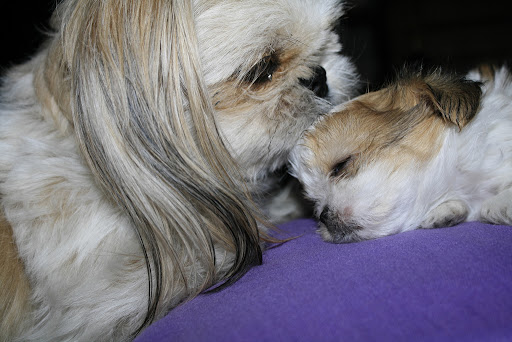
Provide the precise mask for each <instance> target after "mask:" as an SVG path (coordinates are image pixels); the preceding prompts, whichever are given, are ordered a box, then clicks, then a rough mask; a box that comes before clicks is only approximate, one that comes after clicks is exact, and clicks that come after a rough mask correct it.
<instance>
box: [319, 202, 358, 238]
mask: <svg viewBox="0 0 512 342" xmlns="http://www.w3.org/2000/svg"><path fill="white" fill-rule="evenodd" d="M318 219H319V221H320V222H321V223H322V224H323V225H324V226H325V227H326V228H327V231H328V232H329V234H330V235H331V237H332V242H334V243H344V242H356V241H360V240H361V238H360V237H359V236H358V235H357V231H360V230H362V229H363V228H362V227H361V226H360V225H358V224H356V223H354V222H350V220H347V221H345V220H343V219H342V218H340V217H339V216H338V215H337V214H336V213H334V212H332V211H330V210H329V208H328V207H325V208H324V209H323V210H322V213H321V214H320V216H319V217H318Z"/></svg>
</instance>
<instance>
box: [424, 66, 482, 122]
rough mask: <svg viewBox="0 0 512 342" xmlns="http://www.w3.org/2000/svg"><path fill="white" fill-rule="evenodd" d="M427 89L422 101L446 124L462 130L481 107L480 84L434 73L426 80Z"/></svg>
mask: <svg viewBox="0 0 512 342" xmlns="http://www.w3.org/2000/svg"><path fill="white" fill-rule="evenodd" d="M424 81H425V85H426V87H425V88H424V91H422V92H421V97H422V98H421V99H420V100H421V101H426V102H427V104H428V105H429V106H430V107H431V108H432V109H433V110H434V113H435V114H436V115H439V116H440V117H442V118H443V119H444V120H445V121H446V122H449V123H452V124H455V125H457V126H458V127H459V129H462V128H463V127H464V126H465V125H466V124H467V123H468V122H469V121H471V119H472V118H473V117H474V116H475V114H476V112H477V111H478V107H479V105H480V97H481V95H482V90H481V88H480V83H478V82H474V81H469V80H466V79H464V78H462V77H458V76H453V75H443V74H440V73H438V72H437V73H433V74H431V75H429V76H426V77H425V78H424Z"/></svg>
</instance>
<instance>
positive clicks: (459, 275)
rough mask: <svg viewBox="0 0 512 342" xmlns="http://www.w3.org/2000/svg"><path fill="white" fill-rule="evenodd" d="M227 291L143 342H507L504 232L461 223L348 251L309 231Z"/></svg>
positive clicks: (511, 240) (511, 337)
mask: <svg viewBox="0 0 512 342" xmlns="http://www.w3.org/2000/svg"><path fill="white" fill-rule="evenodd" d="M281 228H282V229H283V230H284V231H287V232H290V233H292V234H303V235H302V236H300V237H299V238H297V239H295V240H292V241H289V242H287V243H285V244H283V245H281V246H279V247H276V248H274V249H270V250H268V251H266V252H265V254H264V264H263V265H262V266H259V267H256V268H253V269H252V270H251V271H250V272H249V273H247V274H246V275H245V276H244V277H243V278H242V279H241V280H240V281H238V282H237V283H235V284H234V285H232V286H231V287H229V288H227V289H226V290H224V291H222V292H220V293H215V294H209V295H202V296H199V297H197V298H196V299H194V300H192V301H190V302H188V303H186V304H184V305H182V306H180V307H178V308H176V309H175V310H173V311H171V312H170V313H169V314H168V315H167V316H166V317H164V318H163V319H161V320H160V321H158V322H156V323H154V324H153V325H152V326H150V327H149V328H148V329H146V330H145V331H144V332H143V333H142V334H141V335H140V336H139V337H138V338H137V339H136V341H138V342H145V341H152V342H154V341H393V342H395V341H450V342H454V341H465V342H467V341H512V227H508V226H492V225H486V224H482V223H476V222H471V223H464V224H461V225H459V226H456V227H452V228H443V229H431V230H415V231H412V232H407V233H402V234H398V235H395V236H389V237H386V238H381V239H377V240H372V241H365V242H359V243H354V244H345V245H334V244H328V243H325V242H322V241H321V239H320V237H319V236H318V235H317V234H316V233H315V223H314V221H311V220H298V221H293V222H289V223H287V224H285V225H282V226H281Z"/></svg>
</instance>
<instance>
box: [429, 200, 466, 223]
mask: <svg viewBox="0 0 512 342" xmlns="http://www.w3.org/2000/svg"><path fill="white" fill-rule="evenodd" d="M468 213H469V210H468V206H467V205H466V204H465V203H464V202H462V201H459V200H450V201H446V202H443V203H441V204H440V205H438V206H437V207H435V208H434V209H432V210H431V211H430V212H429V213H428V215H427V218H426V219H425V220H424V221H423V222H422V223H421V225H420V228H440V227H450V226H454V225H456V224H459V223H461V222H464V221H465V220H466V218H467V217H468Z"/></svg>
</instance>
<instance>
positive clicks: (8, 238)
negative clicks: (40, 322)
mask: <svg viewBox="0 0 512 342" xmlns="http://www.w3.org/2000/svg"><path fill="white" fill-rule="evenodd" d="M0 284H1V286H0V341H10V340H12V339H13V338H14V336H16V335H17V334H19V333H20V332H21V331H22V329H23V326H24V322H26V320H27V316H28V313H29V308H30V304H29V296H30V286H29V282H28V279H27V277H26V275H25V272H24V267H23V264H22V262H21V260H20V259H19V257H18V252H17V249H16V245H15V242H14V239H13V235H12V228H11V226H10V224H9V223H8V222H7V220H6V219H5V217H4V215H3V213H2V212H0Z"/></svg>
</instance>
